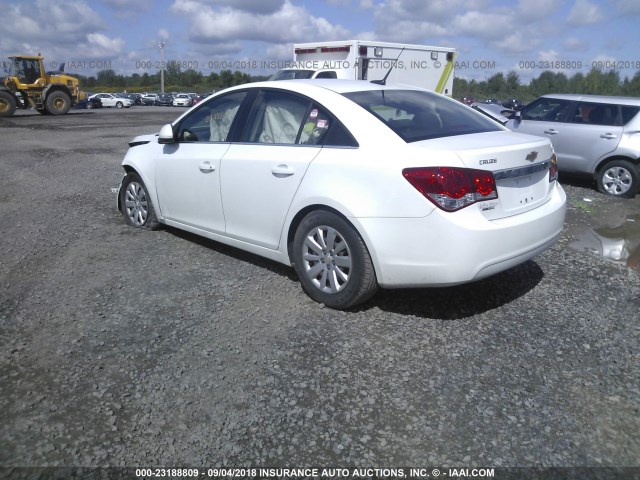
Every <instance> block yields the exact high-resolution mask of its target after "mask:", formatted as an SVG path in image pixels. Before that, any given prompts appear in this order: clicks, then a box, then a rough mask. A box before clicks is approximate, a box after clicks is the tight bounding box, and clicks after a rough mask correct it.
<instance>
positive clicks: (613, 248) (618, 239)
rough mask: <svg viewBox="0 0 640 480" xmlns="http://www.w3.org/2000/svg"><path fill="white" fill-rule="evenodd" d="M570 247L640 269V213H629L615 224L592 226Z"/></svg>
mask: <svg viewBox="0 0 640 480" xmlns="http://www.w3.org/2000/svg"><path fill="white" fill-rule="evenodd" d="M569 247H571V248H573V249H574V250H578V251H581V252H587V253H590V254H592V255H598V256H600V257H602V258H604V259H606V260H610V261H612V262H617V263H623V264H625V265H626V266H628V267H629V268H633V269H635V270H639V271H640V214H633V215H629V216H627V217H625V218H624V219H622V221H621V222H619V223H617V224H614V225H605V226H601V227H595V228H590V229H588V230H586V231H584V232H583V233H582V234H580V235H578V236H577V239H576V240H575V241H573V242H571V243H570V244H569Z"/></svg>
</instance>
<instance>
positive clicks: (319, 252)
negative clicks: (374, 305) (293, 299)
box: [293, 210, 378, 310]
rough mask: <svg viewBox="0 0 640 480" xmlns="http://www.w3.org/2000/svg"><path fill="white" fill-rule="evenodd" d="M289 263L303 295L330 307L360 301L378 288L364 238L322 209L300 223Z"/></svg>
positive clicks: (341, 307) (348, 304)
mask: <svg viewBox="0 0 640 480" xmlns="http://www.w3.org/2000/svg"><path fill="white" fill-rule="evenodd" d="M293 262H294V266H295V269H296V272H297V273H298V278H299V279H300V283H301V284H302V288H303V290H304V291H305V292H306V293H307V295H309V296H310V297H311V298H312V299H313V300H315V301H316V302H319V303H324V304H325V305H326V306H327V307H330V308H335V309H340V310H341V309H346V308H349V307H353V306H355V305H358V304H360V303H364V302H366V301H367V300H368V299H369V298H371V297H372V296H373V295H374V294H375V293H376V291H377V290H378V282H377V280H376V275H375V271H374V269H373V263H372V262H371V256H370V255H369V251H368V250H367V247H366V245H365V244H364V241H363V240H362V238H361V237H360V235H359V234H358V232H357V231H356V230H355V228H353V226H352V225H351V224H349V223H348V222H347V221H346V220H344V219H343V218H341V217H339V216H338V215H336V214H334V213H331V212H328V211H325V210H316V211H314V212H311V213H309V214H308V215H307V216H306V217H304V219H303V220H302V222H300V225H299V226H298V228H297V230H296V234H295V238H294V241H293Z"/></svg>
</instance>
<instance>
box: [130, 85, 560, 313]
mask: <svg viewBox="0 0 640 480" xmlns="http://www.w3.org/2000/svg"><path fill="white" fill-rule="evenodd" d="M130 145H131V147H130V148H129V151H128V152H127V154H126V156H125V158H124V160H123V162H122V165H123V167H124V169H125V176H124V178H123V180H122V184H121V187H120V189H119V194H118V206H119V208H120V210H121V212H122V213H123V215H124V218H125V219H126V222H127V223H128V224H129V225H131V226H133V227H138V228H146V229H155V228H157V227H158V226H159V225H160V224H166V225H170V226H173V227H176V228H179V229H183V230H186V231H189V232H192V233H195V234H198V235H203V236H205V237H208V238H210V239H213V240H216V241H219V242H222V243H225V244H229V245H233V246H235V247H237V248H240V249H243V250H247V251H249V252H252V253H255V254H258V255H261V256H264V257H267V258H269V259H272V260H276V261H278V262H281V263H283V264H285V265H293V266H294V268H295V270H296V272H297V274H298V277H299V279H300V282H301V284H302V287H303V289H304V290H305V292H306V293H307V294H308V295H309V296H310V297H311V298H312V299H314V300H315V301H317V302H321V303H324V304H325V305H327V306H329V307H332V308H348V307H351V306H353V305H357V304H359V303H361V302H364V301H366V300H367V299H368V298H370V297H371V296H372V295H373V294H374V293H375V291H376V290H377V288H378V286H382V287H389V288H395V287H424V286H446V285H455V284H459V283H465V282H471V281H475V280H479V279H481V278H485V277H488V276H490V275H493V274H495V273H497V272H500V271H503V270H506V269H508V268H511V267H513V266H515V265H517V264H520V263H522V262H525V261H526V260H528V259H530V258H532V257H533V256H535V255H537V254H539V253H541V252H542V251H544V250H546V249H547V248H549V247H550V246H551V245H553V244H554V242H555V241H556V239H557V238H558V236H559V235H560V233H561V230H562V227H563V222H564V216H565V208H566V196H565V193H564V191H563V189H562V187H561V186H560V184H559V183H558V182H557V181H556V177H557V170H556V162H555V156H554V154H553V150H552V148H551V143H550V142H549V140H548V139H543V138H537V137H533V136H529V135H519V134H514V133H512V132H510V131H508V130H507V129H506V128H504V127H502V126H501V125H499V124H497V123H495V122H493V121H491V120H489V119H487V118H486V117H485V116H483V115H481V114H480V113H478V112H475V111H473V110H472V109H470V108H468V107H467V106H465V105H462V104H460V103H459V102H457V101H455V100H452V99H450V98H448V97H446V96H443V95H439V94H437V93H434V92H431V91H426V90H418V89H408V88H407V87H402V86H400V85H397V86H383V85H378V84H373V83H367V82H360V81H348V80H307V81H303V80H292V81H289V82H279V81H275V82H257V83H251V84H245V85H239V86H236V87H232V88H229V89H227V90H224V91H221V92H219V93H217V94H215V95H213V96H211V97H209V98H208V99H206V100H205V101H203V102H201V103H200V104H198V105H197V106H196V107H194V108H192V109H191V110H189V111H187V112H186V113H184V114H183V115H182V116H180V117H179V118H178V119H177V120H176V121H174V122H173V123H172V124H167V125H165V126H163V127H162V128H161V129H160V132H159V134H155V135H144V136H140V137H136V138H135V139H133V140H132V141H131V143H130Z"/></svg>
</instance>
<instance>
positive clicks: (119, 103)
mask: <svg viewBox="0 0 640 480" xmlns="http://www.w3.org/2000/svg"><path fill="white" fill-rule="evenodd" d="M123 106H124V105H122V102H117V103H116V108H122V107H123Z"/></svg>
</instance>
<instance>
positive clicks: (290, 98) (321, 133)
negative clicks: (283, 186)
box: [243, 90, 357, 146]
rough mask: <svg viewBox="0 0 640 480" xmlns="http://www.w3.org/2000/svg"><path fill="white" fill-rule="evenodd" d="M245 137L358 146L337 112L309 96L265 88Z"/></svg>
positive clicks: (256, 139) (266, 141) (255, 107)
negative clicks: (332, 113) (332, 112)
mask: <svg viewBox="0 0 640 480" xmlns="http://www.w3.org/2000/svg"><path fill="white" fill-rule="evenodd" d="M243 141H245V142H251V143H276V144H285V145H287V144H289V145H317V146H319V145H325V146H357V143H356V142H355V140H354V139H353V137H352V136H351V134H350V133H349V132H348V131H347V130H346V129H345V128H344V126H343V125H342V123H340V122H339V121H338V120H337V119H336V118H335V117H334V116H333V115H331V114H330V113H329V112H328V111H327V110H325V109H324V108H323V107H321V106H320V105H318V104H317V103H315V102H313V101H312V100H311V99H309V98H307V97H303V96H300V95H295V94H291V93H288V92H282V91H276V90H263V91H261V92H260V94H259V95H258V97H257V98H256V101H255V104H254V106H253V109H252V112H251V115H250V117H249V122H248V123H247V126H246V127H245V133H244V135H243Z"/></svg>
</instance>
